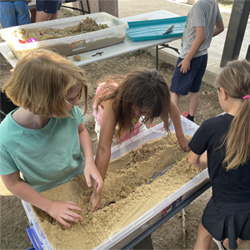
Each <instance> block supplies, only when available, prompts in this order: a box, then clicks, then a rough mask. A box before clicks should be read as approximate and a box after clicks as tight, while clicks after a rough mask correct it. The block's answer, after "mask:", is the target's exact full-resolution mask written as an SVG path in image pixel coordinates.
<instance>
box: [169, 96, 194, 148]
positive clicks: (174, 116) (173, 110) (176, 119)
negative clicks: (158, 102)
mask: <svg viewBox="0 0 250 250" xmlns="http://www.w3.org/2000/svg"><path fill="white" fill-rule="evenodd" d="M170 117H171V120H172V122H173V124H174V128H175V134H176V137H177V139H178V142H179V143H180V145H181V147H182V148H183V149H184V150H185V151H189V150H190V149H189V146H188V143H189V140H188V138H187V137H186V136H185V135H184V133H183V130H182V125H181V117H180V112H179V109H178V107H177V106H176V104H175V103H174V102H173V101H170Z"/></svg>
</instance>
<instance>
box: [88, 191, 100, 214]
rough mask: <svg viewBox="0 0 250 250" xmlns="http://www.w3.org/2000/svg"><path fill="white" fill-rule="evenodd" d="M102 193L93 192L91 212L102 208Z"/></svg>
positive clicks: (90, 204)
mask: <svg viewBox="0 0 250 250" xmlns="http://www.w3.org/2000/svg"><path fill="white" fill-rule="evenodd" d="M100 201H101V193H97V192H95V191H94V192H93V193H92V195H91V198H90V202H89V209H90V213H93V212H96V211H97V210H98V209H99V208H100Z"/></svg>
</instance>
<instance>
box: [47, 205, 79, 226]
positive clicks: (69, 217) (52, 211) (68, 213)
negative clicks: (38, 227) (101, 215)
mask: <svg viewBox="0 0 250 250" xmlns="http://www.w3.org/2000/svg"><path fill="white" fill-rule="evenodd" d="M46 212H47V213H48V214H49V215H50V216H52V217H53V218H54V219H56V220H57V221H59V222H60V223H61V224H62V225H64V226H66V227H70V224H69V223H67V222H66V221H72V222H75V223H76V222H78V221H79V219H81V218H82V216H81V215H80V214H79V213H82V209H81V208H79V207H78V206H77V204H76V203H75V202H72V201H52V203H51V206H50V207H49V209H48V210H47V211H46ZM77 212H78V213H77Z"/></svg>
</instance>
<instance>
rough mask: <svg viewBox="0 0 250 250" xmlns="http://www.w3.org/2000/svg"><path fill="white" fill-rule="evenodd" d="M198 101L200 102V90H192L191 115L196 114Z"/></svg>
mask: <svg viewBox="0 0 250 250" xmlns="http://www.w3.org/2000/svg"><path fill="white" fill-rule="evenodd" d="M198 103H199V92H197V93H192V92H190V103H189V114H190V115H191V116H194V115H195V112H196V110H197V107H198Z"/></svg>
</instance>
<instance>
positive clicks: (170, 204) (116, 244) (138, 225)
mask: <svg viewBox="0 0 250 250" xmlns="http://www.w3.org/2000/svg"><path fill="white" fill-rule="evenodd" d="M181 121H182V127H183V130H184V134H186V135H191V136H192V135H193V134H194V133H195V131H196V130H197V128H198V125H196V124H195V123H193V122H191V121H189V120H188V119H186V118H184V117H182V116H181ZM170 130H171V131H173V130H174V127H173V124H171V125H170ZM165 134H166V132H165V129H164V126H163V123H160V124H158V125H156V126H154V127H152V128H150V129H148V130H146V131H144V132H142V133H140V134H138V135H137V136H135V137H133V138H132V139H129V140H127V141H125V142H123V143H122V144H120V145H117V146H115V147H113V148H112V150H111V159H115V158H119V157H121V156H122V155H124V154H126V153H127V152H128V151H130V150H131V149H134V148H136V147H139V146H140V145H141V144H143V143H145V142H146V141H149V140H151V139H155V138H160V137H162V136H164V135H165ZM208 182H209V177H208V172H207V169H206V170H204V171H203V172H201V173H200V174H198V175H197V176H196V177H195V178H193V179H192V180H190V181H189V182H187V183H186V184H185V185H183V186H182V187H181V188H180V189H178V190H177V191H176V192H174V193H173V194H171V195H170V196H168V197H166V198H165V199H164V200H163V201H162V202H160V203H159V204H158V205H156V206H155V207H153V208H152V209H150V210H149V211H148V212H146V213H145V214H143V215H142V216H140V217H139V218H138V219H136V220H135V221H133V223H131V224H129V225H128V226H126V227H125V228H123V229H122V230H120V231H119V232H118V233H116V234H114V235H113V236H112V237H110V238H109V239H107V240H106V241H104V242H103V243H101V244H100V245H99V246H97V247H96V248H95V250H103V249H111V248H112V249H121V248H122V247H124V246H126V245H127V244H129V243H130V242H131V241H132V240H133V239H135V238H136V237H137V236H138V235H140V234H141V233H143V232H144V231H146V230H147V229H148V228H149V227H150V226H152V225H153V224H155V223H156V222H157V221H159V220H160V219H162V218H163V217H164V216H166V215H167V214H168V213H169V212H170V211H172V210H173V209H175V208H176V207H177V206H178V205H180V204H181V203H182V202H183V201H185V200H186V199H188V198H189V197H190V196H191V195H192V194H194V193H195V192H196V191H197V190H198V189H200V188H201V187H202V186H204V185H206V184H207V183H208ZM22 203H23V206H24V208H25V211H26V214H27V217H28V219H29V222H30V224H31V229H32V230H33V231H35V235H37V238H38V239H36V242H37V241H38V242H40V245H41V246H42V249H44V250H52V247H51V245H50V243H49V242H48V240H47V238H46V236H45V234H44V233H43V231H42V228H41V227H40V225H39V222H38V221H37V218H36V216H35V214H34V212H33V209H32V208H31V206H30V204H29V203H27V202H24V201H22ZM38 249H39V248H38Z"/></svg>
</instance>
